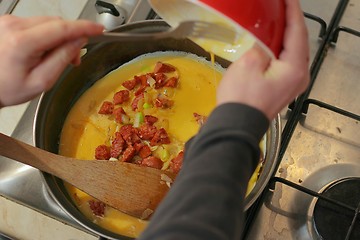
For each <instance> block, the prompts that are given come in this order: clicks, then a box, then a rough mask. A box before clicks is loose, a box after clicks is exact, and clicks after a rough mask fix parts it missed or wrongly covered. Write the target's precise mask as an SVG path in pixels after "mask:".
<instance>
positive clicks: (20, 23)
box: [0, 15, 60, 31]
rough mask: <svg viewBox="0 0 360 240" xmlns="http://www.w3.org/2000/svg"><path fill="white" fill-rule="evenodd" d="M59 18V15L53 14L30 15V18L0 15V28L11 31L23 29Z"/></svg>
mask: <svg viewBox="0 0 360 240" xmlns="http://www.w3.org/2000/svg"><path fill="white" fill-rule="evenodd" d="M58 19H60V18H59V17H54V16H40V17H30V18H20V17H16V16H13V15H7V16H3V17H1V22H0V28H1V29H3V30H4V29H5V30H6V29H8V30H11V31H14V30H24V29H27V28H29V27H32V26H36V25H39V24H42V23H46V22H49V21H54V20H58Z"/></svg>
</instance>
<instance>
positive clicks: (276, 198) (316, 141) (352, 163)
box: [0, 0, 360, 240]
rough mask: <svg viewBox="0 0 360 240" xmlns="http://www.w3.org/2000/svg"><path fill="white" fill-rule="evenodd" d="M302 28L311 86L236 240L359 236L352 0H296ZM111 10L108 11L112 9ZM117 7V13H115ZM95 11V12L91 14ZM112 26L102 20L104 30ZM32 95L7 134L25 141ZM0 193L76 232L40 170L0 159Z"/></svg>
mask: <svg viewBox="0 0 360 240" xmlns="http://www.w3.org/2000/svg"><path fill="white" fill-rule="evenodd" d="M97 2H99V1H95V0H91V1H88V4H87V5H86V6H85V8H84V11H83V13H82V14H81V15H80V18H86V19H91V20H95V21H104V18H101V17H100V18H99V16H97V15H96V14H98V15H99V14H100V13H101V12H102V13H104V12H105V13H107V14H114V13H115V15H117V14H116V11H117V12H118V13H119V15H118V17H121V16H124V19H123V21H124V22H123V23H124V24H126V23H128V22H131V21H137V20H144V19H150V18H154V17H156V15H154V13H153V12H152V11H151V9H150V8H149V6H148V4H147V3H146V1H142V0H138V1H133V3H135V5H133V6H132V7H129V6H126V5H123V6H122V5H121V3H125V2H129V1H109V0H108V1H100V2H106V3H109V4H115V5H116V6H113V7H111V6H109V5H107V4H106V3H105V4H100V5H99V4H98V6H95V5H96V3H97ZM301 3H302V8H303V10H304V15H305V17H306V24H307V27H308V30H309V41H310V48H311V49H310V50H311V59H310V62H311V66H310V73H311V85H310V87H309V88H308V89H307V90H306V92H305V93H304V94H302V95H301V96H299V97H298V98H297V99H296V100H295V101H294V102H293V103H291V104H290V105H289V106H288V108H286V109H284V110H283V111H282V112H281V114H280V116H281V119H282V123H283V124H282V125H283V129H282V142H281V146H280V153H279V157H278V160H277V162H276V164H277V166H276V171H275V172H274V175H273V176H272V178H271V179H270V181H269V184H268V186H267V187H266V188H265V190H264V192H263V193H262V195H261V196H260V198H259V199H258V201H257V202H256V203H255V204H254V205H253V207H251V208H250V209H249V210H248V211H247V213H246V214H247V218H246V226H245V231H244V236H243V237H242V238H243V239H249V240H255V239H256V240H257V239H260V240H261V239H264V240H273V239H274V240H275V239H276V240H282V239H284V240H285V239H286V240H289V239H298V240H305V239H306V240H308V239H326V240H332V239H336V240H337V239H339V240H355V239H360V217H359V209H360V123H359V121H360V104H359V103H360V94H358V93H359V92H360V83H359V82H358V76H359V75H360V32H359V31H360V17H359V16H360V15H359V13H360V0H326V1H324V0H301ZM114 9H115V10H114ZM122 10H125V14H123V15H121V14H120V13H124V12H122ZM94 14H95V15H94ZM111 27H112V25H111V24H110V25H109V28H111ZM37 103H38V99H35V100H33V101H32V102H31V103H30V105H29V107H28V109H27V110H26V111H25V113H24V115H23V117H22V119H21V120H20V122H19V124H18V126H17V127H16V129H15V131H14V133H13V135H12V136H13V137H15V138H17V139H20V140H22V141H24V142H27V143H30V144H33V120H34V115H35V111H36V106H37ZM0 169H2V170H1V171H0V195H2V196H5V197H6V198H9V199H11V200H13V201H15V202H19V203H21V204H23V205H25V206H28V207H30V208H33V209H35V210H37V211H40V212H42V213H44V214H46V215H48V216H51V217H53V218H55V219H58V220H59V221H62V222H65V223H67V224H69V225H70V226H73V227H75V228H78V229H81V230H84V231H87V230H85V229H83V227H81V226H80V225H79V224H78V223H77V222H75V221H74V220H73V219H72V218H71V217H70V216H68V215H67V214H66V213H64V212H63V211H62V209H61V208H60V207H59V206H58V205H57V203H56V202H55V201H54V200H53V199H52V198H51V196H50V195H49V194H48V193H47V190H46V187H45V186H44V184H43V180H42V177H41V174H40V173H39V172H38V171H37V170H36V169H33V168H31V167H28V166H25V165H22V164H20V163H16V162H14V161H11V160H9V159H5V158H1V159H0Z"/></svg>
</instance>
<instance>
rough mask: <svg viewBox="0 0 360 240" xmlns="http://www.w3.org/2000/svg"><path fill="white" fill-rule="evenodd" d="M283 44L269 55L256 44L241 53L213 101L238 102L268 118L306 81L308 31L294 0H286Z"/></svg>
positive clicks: (282, 106)
mask: <svg viewBox="0 0 360 240" xmlns="http://www.w3.org/2000/svg"><path fill="white" fill-rule="evenodd" d="M285 2H286V29H285V36H284V48H283V50H282V52H281V53H280V56H279V59H271V58H270V57H269V56H268V55H267V54H266V53H265V52H264V50H262V49H261V48H260V47H259V46H255V47H253V48H252V49H250V50H249V51H248V52H247V53H245V54H244V55H243V56H242V57H241V58H240V59H239V60H237V61H236V62H234V63H232V64H231V65H230V67H229V68H228V70H227V71H226V72H225V74H224V77H223V79H222V81H221V83H220V85H219V88H218V92H217V105H220V104H224V103H228V102H238V103H243V104H247V105H249V106H251V107H254V108H256V109H258V110H260V111H261V112H263V113H264V114H265V115H266V116H267V118H268V119H269V120H272V119H273V118H275V117H276V115H277V114H278V113H279V112H280V111H281V110H282V109H283V108H284V107H285V106H286V105H287V104H289V103H290V102H291V101H292V100H293V99H295V97H296V96H297V95H299V94H301V93H302V92H303V91H304V90H305V89H306V87H307V86H308V84H309V79H310V75H309V71H308V69H309V66H308V65H309V45H308V33H307V29H306V26H305V22H304V17H303V13H302V11H301V8H300V4H299V1H298V0H286V1H285Z"/></svg>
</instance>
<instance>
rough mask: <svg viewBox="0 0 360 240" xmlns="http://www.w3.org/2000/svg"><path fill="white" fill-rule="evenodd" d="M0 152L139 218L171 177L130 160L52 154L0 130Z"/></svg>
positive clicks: (163, 191) (145, 214)
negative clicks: (108, 159)
mask: <svg viewBox="0 0 360 240" xmlns="http://www.w3.org/2000/svg"><path fill="white" fill-rule="evenodd" d="M0 155H2V156H5V157H8V158H11V159H14V160H16V161H18V162H21V163H24V164H27V165H30V166H32V167H35V168H37V169H39V170H41V171H44V172H47V173H49V174H52V175H54V176H57V177H59V178H61V179H62V180H64V181H66V182H68V183H70V184H72V185H74V186H75V187H77V188H79V189H80V190H82V191H84V192H86V193H88V194H89V195H91V196H93V197H94V198H96V199H98V200H100V201H102V202H104V203H106V204H108V205H109V206H112V207H114V208H116V209H118V210H120V211H122V212H125V213H127V214H129V215H132V216H135V217H138V218H141V219H146V218H147V217H148V216H149V215H150V214H151V213H152V212H153V211H155V209H156V207H157V205H158V204H159V203H160V201H161V200H162V199H163V197H164V196H165V194H166V193H167V191H168V190H169V186H168V185H169V183H171V182H172V181H174V179H175V174H173V173H171V172H167V171H161V170H158V169H154V168H149V167H144V166H139V165H136V164H132V163H124V162H121V161H107V160H79V159H74V158H68V157H64V156H60V155H56V154H53V153H50V152H47V151H44V150H42V149H39V148H36V147H33V146H31V145H28V144H26V143H23V142H21V141H18V140H16V139H14V138H11V137H8V136H6V135H4V134H1V133H0Z"/></svg>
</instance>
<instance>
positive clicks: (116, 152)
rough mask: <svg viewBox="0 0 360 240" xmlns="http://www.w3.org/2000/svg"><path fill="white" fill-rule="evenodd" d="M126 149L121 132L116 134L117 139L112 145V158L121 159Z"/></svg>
mask: <svg viewBox="0 0 360 240" xmlns="http://www.w3.org/2000/svg"><path fill="white" fill-rule="evenodd" d="M124 147H125V141H124V139H123V138H122V136H121V134H120V132H116V133H115V138H114V140H113V141H112V143H111V149H110V156H111V157H112V158H119V156H120V154H121V152H122V151H123V149H124Z"/></svg>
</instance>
